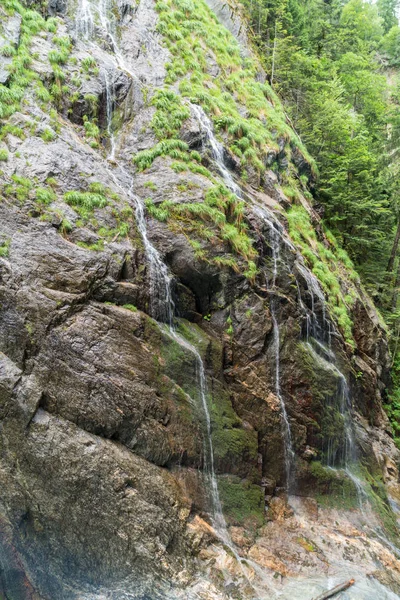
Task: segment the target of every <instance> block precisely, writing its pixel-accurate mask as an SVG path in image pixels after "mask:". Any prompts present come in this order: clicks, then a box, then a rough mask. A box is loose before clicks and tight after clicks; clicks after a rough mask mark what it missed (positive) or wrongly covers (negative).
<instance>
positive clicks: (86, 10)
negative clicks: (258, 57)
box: [77, 0, 247, 577]
mask: <svg viewBox="0 0 400 600" xmlns="http://www.w3.org/2000/svg"><path fill="white" fill-rule="evenodd" d="M109 11H110V6H109V0H100V2H99V5H98V14H99V16H100V22H101V25H102V27H103V29H104V30H105V31H106V33H107V35H108V37H109V38H110V40H111V42H112V47H113V51H114V53H115V55H116V58H117V63H118V66H120V67H121V68H123V69H124V70H125V71H126V72H128V73H129V74H130V75H131V76H132V77H134V78H135V79H136V76H135V75H134V74H133V73H131V72H130V71H129V69H127V68H126V65H125V64H124V60H123V56H122V53H121V52H120V50H119V48H118V45H117V42H116V39H115V35H114V33H113V27H112V24H111V23H110V20H109V18H108V13H109ZM78 14H79V15H80V16H81V18H82V23H81V24H80V29H79V32H80V33H81V35H83V36H84V37H85V38H87V39H90V38H93V32H94V26H93V24H94V21H95V19H94V16H93V13H92V6H91V3H90V2H88V0H81V2H80V7H79V10H78ZM77 30H78V28H77ZM104 80H105V87H106V119H107V132H108V134H109V137H110V152H109V154H108V157H107V158H108V160H110V161H112V162H115V163H116V168H117V170H119V171H120V172H121V173H122V174H123V176H124V178H126V179H127V180H128V181H129V183H130V186H129V191H128V195H129V197H130V198H131V199H132V200H133V201H134V203H135V207H136V222H137V226H138V230H139V232H140V235H141V238H142V241H143V245H144V249H145V255H146V260H147V264H148V265H149V282H150V307H149V313H150V315H151V316H152V317H153V318H154V319H155V320H156V321H157V322H158V323H159V324H160V327H161V329H162V331H163V332H165V333H166V334H167V335H168V336H169V337H170V338H171V339H172V340H173V341H175V342H176V343H178V344H179V345H180V346H181V347H182V348H184V349H185V350H187V351H188V352H190V353H191V354H192V355H193V357H194V359H195V362H196V373H197V378H198V394H199V399H200V408H201V411H202V413H203V416H204V421H205V435H204V440H203V446H204V473H205V476H206V479H207V488H208V491H209V495H210V517H211V520H212V524H213V527H214V529H215V531H216V533H217V535H218V537H219V539H220V540H221V541H222V542H223V543H224V544H225V545H227V546H228V547H229V548H230V550H231V551H232V552H233V553H234V554H235V556H236V558H237V560H238V562H239V563H240V564H241V559H240V557H239V555H238V554H237V552H236V549H235V548H234V546H233V544H232V541H231V538H230V536H229V533H228V530H227V525H226V522H225V518H224V515H223V511H222V505H221V500H220V496H219V491H218V483H217V477H216V474H215V466H214V452H213V446H212V436H211V433H212V432H211V416H210V411H209V408H208V403H207V379H206V373H205V368H204V363H203V360H202V357H201V355H200V353H199V352H198V350H197V348H196V347H195V346H193V345H192V344H191V343H190V342H188V340H186V339H185V338H183V337H182V336H181V335H180V334H179V333H178V332H177V330H176V328H175V326H174V313H175V306H174V301H173V295H172V289H171V284H172V278H171V276H170V275H169V273H168V268H167V266H166V264H165V263H164V262H163V260H162V259H161V256H160V254H159V252H158V250H157V249H156V248H155V246H154V245H153V244H152V243H151V241H150V239H149V237H148V233H147V224H146V219H145V214H144V207H143V204H142V202H141V201H140V199H139V198H138V197H137V196H136V194H135V193H134V191H133V190H134V179H133V177H132V176H131V175H130V174H129V173H128V171H127V170H126V169H125V168H124V167H123V166H122V165H121V164H120V163H119V162H118V161H117V160H116V158H115V140H114V135H113V132H112V116H113V108H114V100H113V93H114V91H113V87H112V85H111V82H110V78H109V74H108V72H107V71H105V73H104ZM110 175H111V177H112V179H113V181H114V183H115V184H116V185H117V187H119V188H120V189H121V190H122V191H124V192H125V193H126V190H125V189H124V188H123V187H122V184H121V183H120V182H119V180H118V178H117V177H116V176H115V173H113V172H112V171H110ZM246 577H247V576H246Z"/></svg>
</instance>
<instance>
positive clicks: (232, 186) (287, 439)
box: [190, 104, 295, 490]
mask: <svg viewBox="0 0 400 600" xmlns="http://www.w3.org/2000/svg"><path fill="white" fill-rule="evenodd" d="M190 106H191V109H192V111H193V113H194V114H195V115H196V118H197V120H198V122H199V125H200V127H201V128H202V130H203V131H204V132H205V133H206V136H207V139H208V141H209V143H210V146H211V150H212V154H213V158H214V161H215V164H216V167H217V169H218V171H219V173H220V174H221V176H222V179H223V181H224V183H225V185H226V187H227V188H228V189H229V190H230V191H231V192H232V193H234V194H236V196H238V197H239V198H241V197H242V191H241V189H240V187H239V186H238V185H237V184H236V182H235V181H234V179H233V177H232V175H231V173H230V171H229V170H228V169H227V167H226V166H225V163H224V148H223V146H222V144H221V143H220V142H219V141H218V140H217V139H216V137H215V135H214V130H213V126H212V123H211V121H210V119H209V118H208V117H207V115H206V114H205V112H204V110H203V109H202V108H201V107H200V106H198V105H197V104H191V105H190ZM256 211H257V213H258V214H259V215H260V216H261V218H262V219H263V220H264V221H265V222H266V223H267V224H268V227H269V229H270V242H271V249H272V260H273V276H272V286H271V291H272V292H274V290H275V287H276V278H277V275H278V263H279V260H280V243H281V234H280V233H279V232H278V230H277V224H276V223H275V221H274V220H273V219H269V218H268V216H267V213H266V212H265V211H264V210H262V209H261V208H258V209H256ZM267 284H268V282H267ZM275 303H276V298H275V296H272V299H271V306H270V308H271V317H272V323H273V330H274V349H275V393H276V396H277V398H278V399H279V403H280V408H281V414H282V433H283V440H284V452H285V472H286V487H287V489H288V490H289V488H290V487H291V486H292V483H293V468H294V459H295V453H294V451H293V444H292V433H291V428H290V422H289V418H288V414H287V410H286V405H285V401H284V399H283V396H282V393H281V385H280V336H279V325H278V321H277V318H276V306H275Z"/></svg>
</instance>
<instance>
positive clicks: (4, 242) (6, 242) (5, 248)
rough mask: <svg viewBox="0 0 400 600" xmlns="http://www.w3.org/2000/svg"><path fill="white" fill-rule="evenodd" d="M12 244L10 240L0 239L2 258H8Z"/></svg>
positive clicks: (0, 255)
mask: <svg viewBox="0 0 400 600" xmlns="http://www.w3.org/2000/svg"><path fill="white" fill-rule="evenodd" d="M10 243H11V242H10V240H9V239H2V240H1V239H0V258H6V257H7V256H8V252H9V248H10Z"/></svg>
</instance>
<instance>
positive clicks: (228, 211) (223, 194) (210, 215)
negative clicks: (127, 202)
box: [145, 184, 257, 279]
mask: <svg viewBox="0 0 400 600" xmlns="http://www.w3.org/2000/svg"><path fill="white" fill-rule="evenodd" d="M145 204H146V207H147V211H148V213H149V215H150V216H151V217H153V218H155V219H157V220H159V221H164V222H168V223H170V224H171V225H172V227H173V228H174V229H175V230H176V231H179V232H180V233H183V234H184V235H186V237H187V238H188V240H189V243H190V244H191V245H192V247H193V248H194V250H195V254H196V256H197V257H198V258H200V259H202V260H211V261H214V262H215V264H217V265H218V266H220V267H223V266H227V267H232V268H233V269H234V270H235V271H240V270H242V272H243V274H244V275H245V276H246V277H248V278H249V279H254V278H255V276H256V274H257V266H256V264H255V262H254V261H255V259H256V257H257V252H256V250H255V249H254V247H253V240H252V239H251V238H250V236H249V235H248V234H247V226H246V224H245V222H244V220H243V215H244V205H243V202H242V201H241V200H239V199H238V198H237V196H235V194H232V193H231V192H230V191H229V190H228V189H227V188H226V187H225V186H224V185H222V184H219V185H216V186H213V187H211V188H209V189H208V190H207V192H206V194H205V198H204V202H192V203H189V202H187V203H185V202H184V203H180V204H178V203H173V202H171V201H169V200H165V201H164V202H162V203H160V204H158V205H155V204H154V203H153V201H152V199H151V198H148V199H147V200H146V201H145ZM191 234H194V235H196V236H198V237H200V238H202V239H205V240H207V241H211V242H212V240H213V239H214V240H215V241H216V240H218V241H219V242H220V243H221V244H224V245H226V246H228V251H229V252H231V253H233V256H232V255H228V256H224V257H220V256H219V257H212V256H211V255H210V256H209V255H208V253H206V252H205V251H204V250H203V248H202V246H201V244H200V243H199V242H196V239H194V238H193V235H191ZM235 256H238V257H240V258H241V259H243V263H244V264H243V268H242V269H240V265H239V264H238V262H237V260H236V258H235Z"/></svg>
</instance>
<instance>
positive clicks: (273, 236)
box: [257, 210, 296, 493]
mask: <svg viewBox="0 0 400 600" xmlns="http://www.w3.org/2000/svg"><path fill="white" fill-rule="evenodd" d="M257 213H258V214H259V215H260V216H261V218H262V219H263V221H264V222H266V224H267V225H268V227H269V230H270V236H269V239H270V244H271V250H272V282H271V283H269V282H268V281H266V283H267V287H268V288H269V289H270V291H271V301H270V311H271V319H272V325H273V333H274V353H275V393H276V396H277V398H278V400H279V404H280V407H281V415H282V433H283V442H284V454H285V472H286V490H287V492H288V493H290V491H292V488H293V483H294V479H293V476H294V467H295V458H296V455H295V452H294V450H293V442H292V431H291V428H290V422H289V417H288V414H287V410H286V404H285V401H284V399H283V396H282V393H281V376H280V333H279V324H278V320H277V317H276V289H275V288H276V279H277V276H278V264H279V262H280V247H281V235H280V233H279V231H278V229H277V226H276V224H275V222H274V221H273V220H270V219H268V218H267V215H266V214H265V212H264V211H260V210H257Z"/></svg>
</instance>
